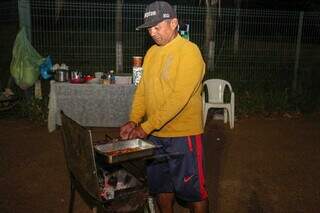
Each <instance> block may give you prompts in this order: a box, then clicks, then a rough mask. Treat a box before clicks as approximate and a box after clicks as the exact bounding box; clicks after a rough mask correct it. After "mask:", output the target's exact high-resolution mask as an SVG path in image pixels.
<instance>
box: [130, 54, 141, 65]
mask: <svg viewBox="0 0 320 213" xmlns="http://www.w3.org/2000/svg"><path fill="white" fill-rule="evenodd" d="M132 66H133V67H142V56H133V57H132Z"/></svg>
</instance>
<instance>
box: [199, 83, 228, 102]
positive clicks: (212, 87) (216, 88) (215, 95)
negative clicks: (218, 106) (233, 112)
mask: <svg viewBox="0 0 320 213" xmlns="http://www.w3.org/2000/svg"><path fill="white" fill-rule="evenodd" d="M205 86H206V87H207V90H208V101H209V102H212V103H223V96H224V90H225V87H226V86H227V87H229V90H230V91H231V92H232V87H231V84H230V83H229V82H228V81H225V80H222V79H208V80H206V81H204V82H203V87H205Z"/></svg>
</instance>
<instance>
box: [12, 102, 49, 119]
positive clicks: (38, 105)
mask: <svg viewBox="0 0 320 213" xmlns="http://www.w3.org/2000/svg"><path fill="white" fill-rule="evenodd" d="M48 101H49V98H48V97H43V98H42V99H38V98H34V97H32V98H29V99H27V98H24V99H22V100H21V101H20V102H19V104H18V106H17V107H16V112H17V114H16V116H19V117H25V118H27V119H29V120H31V121H34V122H36V123H39V124H41V125H44V124H45V123H46V122H47V120H48Z"/></svg>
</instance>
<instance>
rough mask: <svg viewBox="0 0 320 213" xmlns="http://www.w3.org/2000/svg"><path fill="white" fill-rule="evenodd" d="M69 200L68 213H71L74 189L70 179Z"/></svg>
mask: <svg viewBox="0 0 320 213" xmlns="http://www.w3.org/2000/svg"><path fill="white" fill-rule="evenodd" d="M70 180H71V181H70V200H69V213H72V212H73V206H74V197H75V192H76V188H75V186H74V184H73V181H72V178H70Z"/></svg>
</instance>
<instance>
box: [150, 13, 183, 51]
mask: <svg viewBox="0 0 320 213" xmlns="http://www.w3.org/2000/svg"><path fill="white" fill-rule="evenodd" d="M177 26H178V20H177V19H176V18H174V19H168V20H164V21H162V22H160V23H158V24H157V25H155V26H153V27H150V28H148V32H149V34H150V36H151V37H152V39H153V40H154V42H156V44H158V45H159V46H164V45H166V44H167V43H169V42H170V41H171V40H173V39H174V38H175V37H176V35H177V30H176V28H177Z"/></svg>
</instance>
